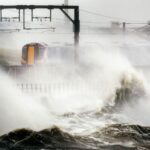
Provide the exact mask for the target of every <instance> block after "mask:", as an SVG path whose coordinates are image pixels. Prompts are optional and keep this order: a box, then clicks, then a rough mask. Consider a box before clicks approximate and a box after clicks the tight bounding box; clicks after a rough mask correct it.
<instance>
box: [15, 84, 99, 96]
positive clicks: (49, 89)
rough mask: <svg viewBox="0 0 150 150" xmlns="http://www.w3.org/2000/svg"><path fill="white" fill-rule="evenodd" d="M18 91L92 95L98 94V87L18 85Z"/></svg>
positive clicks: (79, 85) (80, 85)
mask: <svg viewBox="0 0 150 150" xmlns="http://www.w3.org/2000/svg"><path fill="white" fill-rule="evenodd" d="M17 89H19V90H20V91H21V92H22V93H26V94H51V93H52V94H62V93H63V94H71V93H72V94H73V93H75V94H86V95H88V94H91V93H93V92H94V91H95V92H97V90H96V89H98V88H97V86H96V85H93V86H92V87H91V86H88V85H85V84H76V83H45V84H42V83H18V84H17ZM94 89H95V90H94Z"/></svg>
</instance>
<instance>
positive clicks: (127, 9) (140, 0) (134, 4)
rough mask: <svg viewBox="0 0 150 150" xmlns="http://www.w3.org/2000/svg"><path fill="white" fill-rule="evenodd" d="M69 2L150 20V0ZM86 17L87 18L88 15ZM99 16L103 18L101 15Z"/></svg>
mask: <svg viewBox="0 0 150 150" xmlns="http://www.w3.org/2000/svg"><path fill="white" fill-rule="evenodd" d="M63 2H64V0H1V1H0V4H1V5H5V4H63ZM69 3H70V4H76V5H79V6H80V8H81V9H85V10H88V11H92V12H95V13H101V14H103V15H107V16H113V17H118V18H123V19H126V20H135V21H144V22H145V21H146V22H147V21H148V20H150V0H69ZM83 14H84V12H81V15H83ZM87 16H90V14H87ZM82 18H83V17H82ZM85 18H86V20H87V18H88V17H85ZM97 18H99V20H101V18H100V17H98V16H97ZM102 19H104V18H102ZM106 20H107V19H106ZM116 20H117V19H116Z"/></svg>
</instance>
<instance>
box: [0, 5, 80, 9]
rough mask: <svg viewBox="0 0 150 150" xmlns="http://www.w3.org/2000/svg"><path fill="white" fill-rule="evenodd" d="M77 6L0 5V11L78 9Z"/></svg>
mask: <svg viewBox="0 0 150 150" xmlns="http://www.w3.org/2000/svg"><path fill="white" fill-rule="evenodd" d="M77 7H78V6H76V5H70V6H66V5H0V9H76V8H77Z"/></svg>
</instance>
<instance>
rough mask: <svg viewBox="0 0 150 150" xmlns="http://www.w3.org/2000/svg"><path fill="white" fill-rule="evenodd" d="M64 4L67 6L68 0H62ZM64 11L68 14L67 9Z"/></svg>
mask: <svg viewBox="0 0 150 150" xmlns="http://www.w3.org/2000/svg"><path fill="white" fill-rule="evenodd" d="M64 5H65V6H68V5H69V0H64ZM65 11H66V13H67V14H68V9H65Z"/></svg>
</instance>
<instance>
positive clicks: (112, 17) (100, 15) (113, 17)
mask: <svg viewBox="0 0 150 150" xmlns="http://www.w3.org/2000/svg"><path fill="white" fill-rule="evenodd" d="M80 11H82V12H85V13H88V14H91V15H95V16H99V17H104V18H108V19H117V20H119V21H120V20H121V21H127V22H141V21H137V20H129V19H125V18H120V17H115V16H108V15H104V14H101V13H96V12H91V11H88V10H85V9H80Z"/></svg>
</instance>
